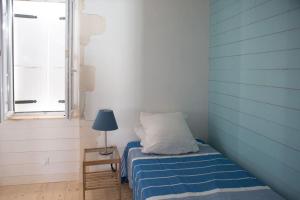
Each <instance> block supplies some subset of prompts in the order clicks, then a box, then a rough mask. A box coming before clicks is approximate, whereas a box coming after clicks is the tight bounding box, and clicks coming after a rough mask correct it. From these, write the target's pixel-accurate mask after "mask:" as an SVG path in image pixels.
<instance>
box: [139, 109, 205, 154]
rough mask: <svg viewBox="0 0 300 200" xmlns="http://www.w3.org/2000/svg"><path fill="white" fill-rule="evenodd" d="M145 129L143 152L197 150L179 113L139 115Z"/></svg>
mask: <svg viewBox="0 0 300 200" xmlns="http://www.w3.org/2000/svg"><path fill="white" fill-rule="evenodd" d="M141 123H142V125H143V128H144V131H145V133H146V134H145V137H144V139H143V149H142V152H143V153H155V154H183V153H189V152H196V151H199V147H198V145H197V142H196V140H195V139H194V137H193V135H192V133H191V131H190V129H189V127H188V125H187V124H186V122H185V120H184V117H183V115H182V114H181V113H179V112H178V113H165V114H153V115H148V116H145V115H143V116H142V115H141Z"/></svg>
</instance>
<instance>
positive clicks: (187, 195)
mask: <svg viewBox="0 0 300 200" xmlns="http://www.w3.org/2000/svg"><path fill="white" fill-rule="evenodd" d="M197 141H198V144H199V148H200V150H199V152H196V153H192V154H185V155H172V156H168V155H154V154H143V153H142V152H141V149H142V147H141V145H140V142H139V141H133V142H130V143H128V145H127V147H126V148H125V151H124V154H123V157H122V166H121V168H122V180H128V182H129V186H130V188H131V189H132V191H133V198H134V199H135V200H146V199H147V200H158V199H184V200H195V199H200V200H240V199H242V200H282V199H283V198H282V197H280V196H279V195H278V194H276V193H275V192H274V191H272V190H271V189H270V188H269V187H268V186H266V185H265V184H264V183H263V182H261V181H259V180H258V179H256V178H255V177H254V176H253V175H251V174H250V173H249V172H248V171H246V170H244V169H242V168H241V167H239V166H238V165H236V164H235V163H233V162H232V161H231V160H229V159H227V158H226V157H225V156H223V155H222V154H221V153H219V152H217V151H216V150H214V149H213V148H212V147H210V146H209V145H207V144H205V143H204V142H203V141H201V140H197Z"/></svg>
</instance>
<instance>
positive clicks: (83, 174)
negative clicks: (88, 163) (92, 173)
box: [82, 166, 85, 200]
mask: <svg viewBox="0 0 300 200" xmlns="http://www.w3.org/2000/svg"><path fill="white" fill-rule="evenodd" d="M82 193H83V200H85V166H82Z"/></svg>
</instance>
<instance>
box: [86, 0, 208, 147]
mask: <svg viewBox="0 0 300 200" xmlns="http://www.w3.org/2000/svg"><path fill="white" fill-rule="evenodd" d="M83 12H84V13H85V14H95V15H98V16H100V17H102V18H103V19H104V23H103V24H104V25H102V26H104V27H103V29H104V31H103V32H102V33H101V34H99V35H95V36H92V37H91V38H90V41H89V43H88V45H86V46H85V49H84V51H83V53H84V55H83V56H82V57H83V58H84V64H85V65H89V66H93V67H95V68H96V73H95V80H96V81H95V83H94V86H95V89H94V91H91V92H85V93H82V94H83V96H84V95H85V96H86V104H85V116H86V119H87V120H88V121H89V122H83V123H82V127H81V137H82V138H81V139H82V140H81V142H82V143H84V142H87V141H88V140H87V139H84V138H85V137H91V140H94V139H95V133H97V132H95V131H92V130H91V129H90V127H91V124H92V120H93V119H94V117H95V115H96V112H97V110H98V109H100V108H112V109H113V110H114V112H115V114H116V118H117V121H118V124H119V130H117V131H115V132H114V133H115V134H111V135H109V143H110V144H117V145H118V146H119V147H121V151H122V148H123V147H124V146H125V145H126V143H127V142H128V141H129V140H132V139H135V135H134V133H133V127H134V125H135V124H137V123H138V113H139V112H140V111H158V112H167V111H182V112H185V113H187V114H188V115H189V118H188V123H189V125H190V127H191V129H192V132H193V133H194V135H195V136H201V137H203V138H206V137H207V107H208V106H207V96H208V94H207V82H208V12H209V11H208V1H207V0H143V1H142V0H109V1H108V0H86V1H85V5H84V10H83ZM90 25H91V26H100V25H101V24H90ZM90 76H92V74H90ZM102 139H103V138H101V139H99V143H100V144H99V145H102V144H103V143H102ZM87 143H88V142H87ZM92 143H93V142H92ZM93 144H94V145H95V143H93ZM83 146H85V144H83Z"/></svg>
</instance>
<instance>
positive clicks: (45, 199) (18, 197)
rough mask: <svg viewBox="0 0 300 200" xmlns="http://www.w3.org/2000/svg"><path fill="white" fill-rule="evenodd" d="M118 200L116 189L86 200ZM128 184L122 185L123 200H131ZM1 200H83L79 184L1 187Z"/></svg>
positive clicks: (91, 193) (90, 194) (88, 194)
mask: <svg viewBox="0 0 300 200" xmlns="http://www.w3.org/2000/svg"><path fill="white" fill-rule="evenodd" d="M100 199H101V200H106V199H107V200H113V199H118V191H117V190H115V189H105V190H93V191H87V192H86V200H100ZM131 199H132V196H131V190H130V189H129V187H128V184H123V185H122V200H131ZM0 200H82V187H81V183H79V182H75V181H72V182H58V183H40V184H29V185H16V186H3V187H0Z"/></svg>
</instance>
